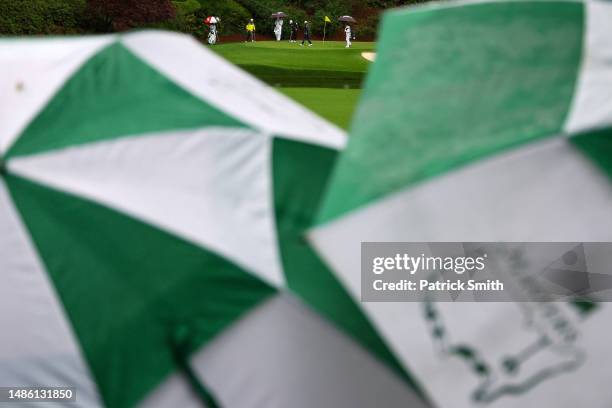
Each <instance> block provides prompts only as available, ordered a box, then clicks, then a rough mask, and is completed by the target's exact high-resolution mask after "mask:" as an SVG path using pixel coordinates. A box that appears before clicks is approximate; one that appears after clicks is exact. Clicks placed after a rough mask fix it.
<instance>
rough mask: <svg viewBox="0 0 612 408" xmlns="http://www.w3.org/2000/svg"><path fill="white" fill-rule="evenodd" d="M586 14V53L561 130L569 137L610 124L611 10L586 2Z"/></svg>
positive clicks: (599, 3) (600, 4) (600, 2)
mask: <svg viewBox="0 0 612 408" xmlns="http://www.w3.org/2000/svg"><path fill="white" fill-rule="evenodd" d="M585 13H586V21H585V26H586V30H587V31H586V36H585V38H586V39H585V44H584V47H585V49H584V50H583V56H582V67H581V70H580V74H579V76H578V83H577V86H576V91H575V94H574V100H573V102H572V108H571V111H570V114H569V115H568V119H567V121H566V123H565V126H564V128H565V130H566V131H567V132H568V133H577V132H580V131H585V130H589V129H592V128H594V127H595V128H596V127H601V126H602V125H604V124H612V91H611V89H612V41H610V25H612V6H611V5H610V4H606V3H605V2H603V1H587V2H585Z"/></svg>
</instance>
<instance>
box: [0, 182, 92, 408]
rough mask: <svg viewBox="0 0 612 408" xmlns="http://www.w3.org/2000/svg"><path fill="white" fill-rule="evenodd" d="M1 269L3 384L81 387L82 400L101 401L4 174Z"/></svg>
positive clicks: (0, 358) (0, 197) (0, 372)
mask: <svg viewBox="0 0 612 408" xmlns="http://www.w3.org/2000/svg"><path fill="white" fill-rule="evenodd" d="M0 275H1V277H2V279H1V283H0V299H1V300H2V303H1V305H2V307H0V327H2V347H1V348H0V384H2V385H4V386H12V385H39V386H70V387H76V388H77V389H78V402H79V406H82V407H94V406H100V404H101V403H100V398H99V396H98V392H97V390H96V386H95V383H94V382H93V380H92V377H91V374H90V372H89V369H88V367H87V364H86V363H85V361H84V359H83V356H82V355H81V352H80V349H79V346H78V345H77V342H76V340H75V336H74V334H73V332H72V328H71V326H70V323H69V322H68V319H67V317H66V316H65V314H64V311H63V307H62V306H61V302H60V300H59V299H58V297H57V295H56V294H55V290H54V288H53V287H52V284H51V283H50V282H49V278H48V275H47V273H46V271H44V268H43V266H42V264H41V262H40V260H39V259H38V255H37V253H36V250H35V249H34V247H33V245H32V243H31V241H30V238H29V234H28V232H27V231H26V229H25V227H24V226H23V224H22V222H21V219H20V217H19V215H18V214H17V212H16V210H15V208H14V207H13V204H12V200H11V198H10V196H9V193H8V191H7V189H6V186H5V185H4V182H3V181H1V180H0Z"/></svg>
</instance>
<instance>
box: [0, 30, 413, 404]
mask: <svg viewBox="0 0 612 408" xmlns="http://www.w3.org/2000/svg"><path fill="white" fill-rule="evenodd" d="M0 64H1V65H2V66H3V67H5V69H4V71H3V76H2V77H1V78H0V89H2V93H0V98H1V100H2V105H3V106H11V109H10V112H9V110H8V109H3V110H0V123H1V124H2V131H1V132H0V158H1V159H0V270H1V271H2V275H3V283H2V285H0V306H2V307H0V322H2V325H3V336H1V338H0V346H1V347H0V383H1V384H13V385H17V384H23V385H29V384H49V385H50V384H52V385H56V386H59V385H70V386H75V387H76V389H77V393H78V396H77V398H78V400H79V406H85V407H86V406H101V405H106V406H109V407H127V406H134V405H135V404H137V403H139V402H142V403H143V404H145V406H146V405H147V404H148V403H151V404H153V405H158V406H159V404H160V401H165V403H166V405H167V406H181V407H187V406H199V405H200V402H199V401H191V400H190V401H188V403H187V402H185V401H183V400H182V399H185V398H187V399H189V398H193V395H192V393H190V392H189V388H187V391H185V388H186V386H185V384H183V382H184V380H183V378H184V377H182V376H180V375H179V374H176V371H177V370H179V369H182V368H185V367H188V366H189V365H191V366H192V368H193V370H195V372H196V373H197V379H199V380H200V381H202V384H204V385H208V386H209V389H211V390H212V393H213V394H214V395H216V397H217V399H218V401H220V402H221V405H225V403H227V405H228V406H242V407H251V406H257V405H258V404H259V402H260V401H261V399H260V397H259V396H260V395H261V392H262V390H264V391H263V392H264V393H265V395H266V401H268V402H269V406H271V407H285V406H293V407H303V408H306V407H310V406H312V403H313V401H315V402H314V405H315V406H336V405H338V404H339V405H342V406H352V407H358V406H360V407H368V406H373V405H375V401H374V400H372V396H375V395H376V394H377V393H376V392H375V390H380V389H381V387H382V389H386V390H387V391H388V393H389V395H393V397H390V398H391V400H390V401H388V402H389V403H388V404H386V406H397V407H399V406H404V405H405V400H406V398H410V395H409V393H408V392H407V389H406V387H405V386H404V385H405V383H404V382H402V381H400V380H399V379H398V378H399V377H395V376H393V375H392V374H391V372H390V371H388V370H387V369H386V368H385V367H384V366H383V365H382V364H381V363H380V362H378V361H377V360H375V359H372V358H371V356H368V355H366V354H364V351H363V349H362V348H360V347H357V346H355V345H354V344H353V342H352V341H349V340H348V339H346V338H345V336H344V335H343V334H341V332H340V331H339V330H338V329H343V330H344V332H346V333H349V334H354V335H355V338H356V339H358V341H361V342H362V343H363V344H364V345H366V346H367V347H368V348H369V349H370V350H373V352H374V353H375V354H376V355H377V356H378V357H380V361H382V362H384V363H386V364H387V365H391V366H393V367H395V368H396V369H397V367H399V366H398V365H397V362H396V361H395V360H394V357H393V356H392V355H391V353H390V352H389V350H388V349H386V346H385V345H384V343H383V342H382V341H381V339H380V338H379V337H378V335H377V334H376V332H375V331H374V330H373V328H372V327H371V326H370V325H369V322H368V321H367V320H366V319H365V318H364V317H363V315H362V314H361V313H360V312H359V310H358V308H357V307H356V305H355V303H354V302H353V301H352V300H351V299H350V298H349V297H348V296H347V295H346V293H345V292H344V291H343V289H342V288H341V286H340V285H339V284H338V282H337V281H336V280H335V279H334V277H333V276H332V275H331V274H330V273H329V271H328V270H327V269H326V268H325V266H324V265H323V264H322V263H321V261H320V260H319V259H318V257H317V256H316V255H315V254H314V252H313V251H312V250H311V249H310V248H309V247H308V246H307V245H304V241H303V235H302V232H303V230H304V229H305V228H307V227H309V226H310V223H311V221H312V218H313V217H314V214H315V211H316V209H317V208H318V203H319V199H320V197H321V195H322V192H323V187H324V186H325V183H326V181H327V177H328V175H329V173H330V171H331V168H332V166H333V164H334V162H335V158H336V154H337V150H338V149H340V148H341V147H342V146H343V144H344V141H345V135H344V133H343V132H342V131H341V130H339V129H338V128H336V127H335V126H333V125H331V124H329V123H327V122H326V121H324V120H322V119H320V118H319V117H317V116H316V115H314V114H313V113H311V112H309V111H308V110H306V109H304V108H303V107H301V106H300V105H297V104H296V103H294V102H292V101H291V100H289V99H288V98H286V97H285V96H283V95H281V94H279V93H277V92H276V91H274V90H273V89H271V88H270V87H268V86H266V85H265V84H263V83H262V82H260V81H258V80H256V79H254V78H252V77H250V76H249V75H247V74H245V73H244V72H243V71H241V70H240V69H238V68H236V67H234V66H233V65H231V64H229V63H228V62H226V61H225V60H223V59H222V58H221V57H218V56H216V55H215V54H214V53H212V52H209V51H207V50H205V49H204V48H203V47H202V46H201V45H200V44H199V43H198V42H197V41H195V40H193V39H191V38H190V37H188V36H184V35H179V34H174V33H165V32H157V31H152V32H151V31H142V32H137V33H131V34H126V35H111V36H101V37H84V38H52V39H2V40H0ZM209 67H214V69H209ZM287 288H289V289H292V290H293V291H294V292H295V293H298V294H299V296H300V297H301V299H302V300H303V301H305V302H307V303H308V304H309V306H308V307H304V306H300V305H301V303H296V301H295V299H293V298H291V297H288V296H286V295H281V293H282V292H284V289H287ZM292 299H293V300H292ZM332 305H333V307H331V306H332ZM338 305H343V306H342V311H340V312H338V311H337V310H336V309H335V308H336V307H337V306H338ZM313 310H314V311H316V313H315V312H313ZM322 315H324V316H327V318H328V319H329V321H332V322H334V323H335V325H334V326H332V325H329V324H328V322H327V319H326V320H323V319H322V318H321V316H322ZM239 318H240V323H238V325H237V326H232V328H230V329H229V330H226V328H229V326H230V325H232V324H233V323H234V322H236V321H237V319H239ZM289 322H296V323H295V324H290V323H289ZM254 339H261V341H255V340H254ZM264 339H265V340H264ZM2 350H4V351H2ZM287 356H289V357H287ZM364 365H365V366H366V367H368V368H367V369H365V370H366V372H368V373H371V376H372V378H370V379H369V380H367V381H366V383H367V384H371V385H372V387H371V388H369V385H368V386H364V385H363V379H360V378H361V377H359V376H355V375H354V373H356V372H360V371H361V370H360V367H361V366H364ZM228 368H231V371H228ZM302 370H303V371H302ZM336 370H341V371H342V372H338V371H336ZM344 370H346V371H344ZM289 371H290V372H291V373H292V375H293V374H295V375H298V374H297V373H300V374H299V375H300V376H302V377H303V378H311V379H313V381H312V382H310V381H305V382H304V381H300V382H299V387H298V386H297V385H296V384H295V383H293V382H292V380H291V378H293V377H292V376H287V375H286V373H287V372H289ZM397 372H399V373H400V374H401V369H397ZM368 376H370V374H368ZM337 377H343V380H341V381H340V382H338V380H337ZM315 378H316V379H317V380H316V381H314V379H315ZM322 378H326V379H323V380H321V379H322ZM355 381H357V382H358V383H359V384H361V385H360V386H359V387H356V386H355V385H356V383H355ZM202 384H200V385H202ZM343 384H344V385H343ZM338 387H340V388H338ZM342 387H344V390H352V389H355V388H359V390H358V391H354V392H350V393H348V392H345V391H342V389H343V388H342ZM387 391H386V392H387ZM386 392H385V395H387V394H386ZM302 394H303V395H302ZM299 395H302V398H297V396H299ZM313 395H316V397H314V398H315V400H313V399H312V398H313V397H312V396H313ZM179 400H180V402H178V401H179Z"/></svg>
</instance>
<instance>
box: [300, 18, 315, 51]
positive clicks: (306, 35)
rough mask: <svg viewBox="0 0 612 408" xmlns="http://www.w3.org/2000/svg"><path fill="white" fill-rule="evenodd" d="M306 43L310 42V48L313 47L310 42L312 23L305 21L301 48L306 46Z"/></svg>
mask: <svg viewBox="0 0 612 408" xmlns="http://www.w3.org/2000/svg"><path fill="white" fill-rule="evenodd" d="M304 41H308V46H309V47H312V41H310V23H309V22H308V21H304V39H303V40H302V43H301V44H300V46H303V45H304Z"/></svg>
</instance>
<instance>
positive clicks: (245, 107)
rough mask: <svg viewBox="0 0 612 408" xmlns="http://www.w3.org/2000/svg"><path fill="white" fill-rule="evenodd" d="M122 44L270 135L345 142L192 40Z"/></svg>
mask: <svg viewBox="0 0 612 408" xmlns="http://www.w3.org/2000/svg"><path fill="white" fill-rule="evenodd" d="M122 43H123V44H124V45H125V46H126V47H127V48H128V49H130V51H132V52H133V53H134V54H136V55H137V56H138V57H140V58H141V59H142V60H143V61H146V62H147V63H149V64H150V65H151V66H153V67H155V68H156V69H157V70H159V71H160V72H162V73H163V74H164V75H165V76H167V77H168V78H170V79H171V80H173V81H174V82H176V83H177V84H179V85H181V86H182V87H184V88H185V89H187V90H188V91H190V92H192V93H193V94H194V95H197V96H198V97H200V98H202V99H203V100H205V101H207V102H208V103H210V104H211V105H213V106H214V107H216V108H218V109H219V110H221V111H223V112H225V113H227V114H229V115H230V116H233V117H235V118H238V119H239V120H241V121H242V122H244V123H247V124H249V125H251V126H254V127H256V128H258V129H261V130H262V131H264V132H266V133H269V134H273V135H276V136H282V137H287V138H291V139H296V140H301V141H305V142H307V143H313V144H320V145H324V146H329V147H332V148H336V149H337V148H340V147H342V146H344V144H345V142H346V136H345V133H344V132H343V131H342V130H340V129H339V128H337V127H336V126H335V125H332V124H331V123H329V122H327V121H326V120H324V119H321V118H320V117H319V116H317V115H316V114H314V113H312V112H311V111H309V110H308V109H306V108H304V107H303V106H301V105H299V104H297V103H295V102H294V101H292V100H291V99H289V98H288V97H286V96H284V95H282V94H281V93H279V92H276V91H275V90H274V89H273V88H271V87H269V86H267V85H266V84H264V83H263V82H261V81H259V80H257V79H255V78H254V77H252V76H250V75H245V74H244V72H243V71H242V70H241V69H240V68H238V67H236V66H235V65H232V64H230V63H229V62H227V61H226V60H224V59H223V58H221V57H220V56H218V55H216V54H215V53H213V52H212V51H209V50H207V49H205V48H203V47H202V46H201V45H200V44H199V43H198V42H197V41H195V40H194V39H193V38H191V37H186V36H184V35H181V34H175V33H166V32H155V31H147V32H139V33H133V34H128V35H126V36H124V37H123V38H122ZM186 61H190V63H185V62H186Z"/></svg>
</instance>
